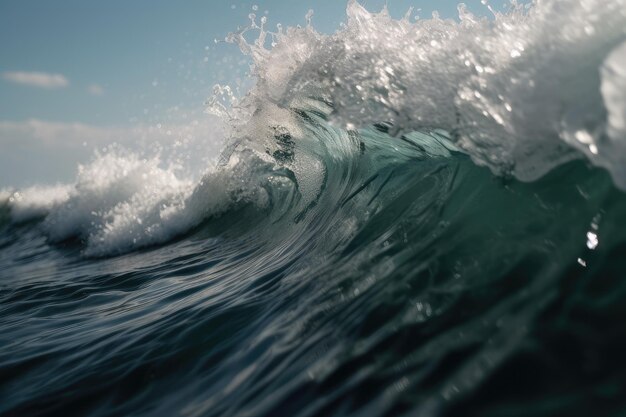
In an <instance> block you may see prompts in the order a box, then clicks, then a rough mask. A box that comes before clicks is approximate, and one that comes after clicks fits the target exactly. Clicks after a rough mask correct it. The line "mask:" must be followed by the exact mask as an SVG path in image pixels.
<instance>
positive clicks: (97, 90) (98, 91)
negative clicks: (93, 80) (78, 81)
mask: <svg viewBox="0 0 626 417" xmlns="http://www.w3.org/2000/svg"><path fill="white" fill-rule="evenodd" d="M87 92H88V93H89V94H91V95H94V96H101V95H103V94H104V88H102V86H100V85H98V84H91V85H90V86H89V87H87Z"/></svg>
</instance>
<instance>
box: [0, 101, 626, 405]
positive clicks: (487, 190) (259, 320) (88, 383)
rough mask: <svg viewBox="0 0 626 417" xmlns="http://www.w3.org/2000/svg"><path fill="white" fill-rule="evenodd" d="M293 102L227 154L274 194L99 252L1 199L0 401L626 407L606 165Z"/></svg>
mask: <svg viewBox="0 0 626 417" xmlns="http://www.w3.org/2000/svg"><path fill="white" fill-rule="evenodd" d="M298 117H299V118H300V122H301V123H302V125H303V126H304V135H305V140H302V138H299V139H298V140H294V138H292V136H291V134H290V133H289V132H287V131H285V130H280V132H279V133H277V135H276V146H275V148H274V149H272V150H269V149H268V152H269V153H270V154H272V157H273V159H274V160H275V161H276V162H275V163H270V162H267V161H262V160H261V159H259V156H255V155H254V154H252V153H250V151H246V150H234V151H232V154H229V153H226V154H225V156H224V158H225V160H224V163H225V164H227V163H228V160H229V158H230V159H231V160H232V158H234V157H236V158H239V159H240V160H242V161H245V166H246V169H245V170H244V171H241V172H244V174H243V175H245V176H246V178H247V180H246V181H245V184H244V182H242V184H243V185H241V188H242V189H244V188H250V187H251V185H250V184H253V185H254V187H256V188H255V189H257V190H264V193H265V194H264V195H265V203H264V204H262V205H258V204H253V203H251V202H250V201H251V200H250V199H246V198H243V197H241V198H233V199H232V201H230V202H229V203H228V204H227V205H226V206H225V207H226V208H225V209H224V210H222V211H220V212H219V213H218V214H216V215H208V217H207V219H206V220H205V221H203V222H202V223H201V224H200V225H198V226H197V227H195V228H193V229H191V230H190V231H187V232H186V233H184V234H182V235H181V234H178V235H177V236H176V237H175V238H173V240H171V241H169V242H167V243H164V244H160V245H155V246H151V247H148V248H143V249H141V248H140V249H137V250H135V251H131V252H129V253H125V254H121V255H119V256H113V257H111V256H109V257H104V258H93V257H90V256H87V255H86V253H85V247H86V245H87V244H88V242H86V241H85V239H84V238H82V237H81V236H80V234H78V235H75V237H73V238H70V239H66V240H63V241H60V242H58V241H54V243H53V241H52V240H50V239H49V233H48V232H47V231H48V229H47V226H46V218H45V215H44V216H43V217H40V218H38V219H35V220H30V221H28V222H13V221H11V220H10V218H11V211H12V210H13V209H12V207H11V206H10V205H5V206H3V207H2V209H1V210H2V213H1V214H0V217H1V218H2V219H3V220H2V224H3V225H2V229H0V414H1V415H6V416H26V415H33V416H34V415H41V416H51V415H63V416H72V415H76V416H78V415H81V416H82V415H89V416H113V415H134V416H139V415H146V416H148V415H150V416H152V415H162V416H174V415H184V416H348V415H350V416H392V415H394V416H395V415H411V416H589V415H593V416H621V415H626V361H625V360H624V356H623V352H625V351H626V327H625V326H624V325H623V321H624V318H625V317H626V284H625V283H624V282H623V279H624V277H623V273H624V271H626V265H625V262H626V261H625V259H626V258H624V251H625V250H626V229H625V228H624V226H623V220H624V219H625V218H626V217H625V215H626V196H625V195H624V194H623V193H622V192H620V191H618V190H617V189H616V188H615V187H614V186H613V184H612V181H611V179H610V177H609V175H608V174H607V173H606V172H604V171H602V170H600V169H597V168H592V167H590V166H589V165H588V164H587V163H586V162H584V161H582V160H577V161H573V162H570V163H567V164H564V165H561V166H559V167H558V168H556V169H554V170H553V171H551V172H550V173H549V174H548V175H546V176H544V177H543V178H541V179H539V180H537V181H535V182H531V183H523V182H519V181H517V180H515V179H512V178H505V177H496V176H494V175H492V173H491V172H490V171H489V170H488V169H486V168H481V167H478V166H476V165H475V164H474V163H472V161H471V160H470V159H469V158H468V157H467V156H466V155H465V154H463V153H460V152H459V151H458V150H456V148H455V147H454V146H453V145H451V144H450V142H449V141H448V139H447V135H446V134H445V133H444V132H440V131H435V132H430V133H413V134H410V135H407V136H403V137H395V138H394V137H390V136H387V135H386V134H385V133H384V132H383V131H384V130H385V128H384V126H379V128H378V129H365V130H362V131H359V132H356V131H353V132H345V131H339V130H336V129H334V128H330V127H328V126H326V125H325V124H324V123H323V122H322V121H321V120H320V119H318V118H317V116H315V114H313V113H305V112H300V113H299V116H298ZM381 130H382V131H381ZM311 160H315V161H321V163H320V164H317V165H315V164H313V165H311V164H310V163H309V162H307V161H311ZM298 166H306V167H311V166H314V167H315V169H313V170H311V171H307V172H304V173H303V171H302V169H300V168H297V167H298ZM237 167H238V168H237V169H242V165H241V164H239V165H237ZM298 169H300V171H298ZM310 184H313V185H310ZM246 195H247V194H246Z"/></svg>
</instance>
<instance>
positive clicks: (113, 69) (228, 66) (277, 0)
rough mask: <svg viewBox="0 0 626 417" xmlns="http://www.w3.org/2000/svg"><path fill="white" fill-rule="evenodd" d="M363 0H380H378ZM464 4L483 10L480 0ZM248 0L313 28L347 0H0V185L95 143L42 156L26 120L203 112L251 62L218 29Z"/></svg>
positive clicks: (330, 22)
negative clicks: (309, 15) (219, 87)
mask: <svg viewBox="0 0 626 417" xmlns="http://www.w3.org/2000/svg"><path fill="white" fill-rule="evenodd" d="M504 2H505V1H504V0H499V3H501V4H504ZM361 3H362V4H364V5H365V6H366V7H367V8H368V9H369V10H379V9H380V8H381V7H382V6H383V4H384V3H385V1H384V0H363V1H361ZM388 3H389V9H390V11H391V13H392V15H395V16H398V17H400V16H402V15H403V14H404V12H405V11H406V10H407V9H408V8H409V6H414V7H415V8H416V9H422V11H421V12H420V15H421V16H423V17H427V16H429V15H430V13H431V12H432V10H435V9H436V10H438V11H439V12H440V13H441V15H442V16H444V17H455V16H456V14H457V13H456V4H457V1H456V0H437V1H434V0H388ZM466 3H467V4H468V6H469V8H470V9H471V10H473V11H474V12H477V13H478V14H485V12H486V9H485V8H484V6H482V5H481V4H480V1H479V0H469V1H466ZM492 3H494V1H492ZM253 5H255V6H256V8H257V11H256V12H255V13H257V14H259V15H260V14H265V13H267V16H268V21H269V25H270V26H272V27H273V26H274V25H275V24H276V23H282V24H283V25H285V26H293V25H297V24H301V25H302V24H304V15H305V14H306V12H307V10H309V9H313V10H314V11H315V15H314V18H313V24H314V26H315V27H316V29H317V30H318V31H321V32H332V31H334V30H335V29H336V28H337V27H338V26H339V23H340V22H342V21H343V20H344V18H345V6H346V2H345V1H342V0H305V1H300V0H297V1H296V0H289V1H287V0H255V1H244V2H241V1H215V0H186V1H184V2H181V1H173V0H169V1H166V0H133V1H127V0H107V1H101V0H97V1H96V0H55V1H42V0H37V1H35V0H0V75H1V77H0V187H3V186H7V185H20V184H24V183H30V182H34V181H36V176H38V175H44V177H45V178H47V179H56V177H58V179H60V180H67V179H68V177H69V176H70V174H69V173H70V172H71V170H73V169H74V168H73V167H71V165H72V164H73V163H74V164H75V161H74V159H81V158H84V157H85V154H86V153H87V151H91V142H89V141H88V140H86V141H85V142H84V143H82V144H83V145H85V143H89V146H83V147H84V148H86V149H82V150H81V151H80V152H78V154H77V155H74V156H73V159H72V158H69V159H71V161H68V160H63V158H60V157H57V156H55V155H50V153H51V152H53V149H54V148H53V147H52V146H51V145H50V144H48V148H45V147H44V148H41V149H34V150H33V152H32V153H31V154H30V156H29V149H30V148H29V147H31V148H32V146H36V143H37V140H39V141H41V138H25V139H23V140H22V139H21V138H20V140H19V143H17V142H16V141H17V139H16V136H20V135H26V136H27V135H29V134H30V133H29V132H31V133H32V132H38V133H37V134H39V136H42V135H41V134H40V132H41V131H42V130H45V129H50V127H49V126H48V127H46V126H47V125H45V124H44V125H41V126H40V125H38V126H39V127H35V128H33V126H32V123H33V121H35V122H38V123H39V122H40V123H44V122H45V123H52V124H54V126H57V128H59V129H61V128H65V129H68V128H71V126H74V127H76V125H77V124H78V125H80V126H84V127H88V128H96V127H98V128H104V129H106V128H109V127H116V128H120V127H121V126H126V127H130V126H133V125H137V124H156V123H166V122H168V121H171V120H170V119H171V118H172V114H176V116H175V117H176V118H180V116H181V115H183V116H185V118H186V117H187V116H188V115H194V117H196V116H197V115H199V114H201V113H202V111H203V102H204V101H205V100H206V99H207V97H209V95H210V94H211V91H212V86H213V85H214V84H215V83H218V82H219V83H233V82H234V81H235V79H236V78H237V77H242V76H244V74H245V72H246V70H247V65H246V60H245V58H243V57H242V56H241V54H240V53H239V51H238V49H237V47H236V46H234V45H230V44H225V43H218V44H216V43H215V42H214V40H215V39H223V38H224V37H225V36H226V35H227V34H228V32H230V31H233V30H235V29H236V28H237V26H240V25H246V24H247V22H248V18H247V16H248V14H249V13H251V12H253ZM496 5H498V4H496ZM189 117H191V116H189ZM198 117H199V116H198ZM26 122H29V123H31V124H30V125H29V127H28V128H23V126H21V125H19V123H26ZM7 126H8V128H7ZM42 126H43V127H42ZM20 128H23V129H22V130H20ZM61 131H63V129H61ZM16 132H17V133H16ZM20 132H21V133H20ZM85 132H86V133H84V134H85V135H87V134H88V133H89V130H88V129H87V130H86V131H85ZM31 136H32V135H31ZM43 136H46V135H43ZM57 136H58V134H57ZM68 136H69V133H68ZM57 139H58V138H55V140H57ZM86 139H89V138H86ZM70 140H74V139H70V138H68V141H70ZM16 143H17V144H16ZM70 145H72V144H68V146H70ZM42 155H43V156H42ZM18 157H19V158H18ZM16 158H17V159H16ZM55 158H56V159H55ZM42 159H45V160H46V161H47V162H46V163H47V164H50V161H49V160H58V161H61V162H62V163H63V173H60V174H59V175H58V176H55V175H54V174H55V171H54V170H55V169H59V168H58V166H57V168H55V167H54V166H52V165H51V166H50V167H49V168H48V169H47V170H46V169H44V170H43V172H40V171H41V170H42V169H43V168H44V167H42V166H36V165H41V163H40V162H42ZM18 160H19V161H18ZM16 161H17V162H16ZM46 163H44V164H43V165H45V164H46ZM53 165H54V164H53ZM57 165H59V166H60V163H57ZM67 165H70V167H69V168H68V167H67ZM25 167H26V168H25ZM72 172H73V171H72Z"/></svg>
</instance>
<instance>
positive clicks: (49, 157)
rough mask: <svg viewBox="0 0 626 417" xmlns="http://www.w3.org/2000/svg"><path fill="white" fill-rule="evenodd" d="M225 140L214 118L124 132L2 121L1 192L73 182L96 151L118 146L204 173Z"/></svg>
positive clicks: (109, 128) (121, 129) (81, 125)
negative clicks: (17, 187) (4, 188)
mask: <svg viewBox="0 0 626 417" xmlns="http://www.w3.org/2000/svg"><path fill="white" fill-rule="evenodd" d="M223 139H224V131H223V126H222V124H221V122H220V121H219V120H218V119H217V118H214V117H211V116H204V117H201V118H199V120H197V121H190V122H182V123H164V124H156V125H144V124H138V125H134V126H122V127H114V126H106V127H105V126H94V125H89V124H84V123H63V122H49V121H44V120H37V119H30V120H25V121H0V189H1V188H2V187H6V186H22V185H24V184H42V183H43V184H49V183H54V182H57V181H64V182H67V181H71V180H72V178H73V177H74V175H75V174H76V172H77V168H78V164H84V163H87V162H89V161H90V160H91V159H92V157H93V152H94V151H95V150H101V151H102V150H103V149H104V148H105V147H107V146H108V145H110V144H113V143H116V144H119V145H121V146H123V147H124V148H125V149H127V150H129V151H130V152H137V153H138V154H144V153H146V154H154V153H155V152H160V154H161V159H162V160H163V161H164V162H165V163H182V164H184V165H185V166H186V167H188V168H189V169H190V170H191V171H192V172H198V170H203V169H204V168H206V164H207V163H208V161H215V159H216V158H217V157H218V155H219V150H220V149H221V146H222V144H223ZM203 167H204V168H203Z"/></svg>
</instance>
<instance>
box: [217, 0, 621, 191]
mask: <svg viewBox="0 0 626 417" xmlns="http://www.w3.org/2000/svg"><path fill="white" fill-rule="evenodd" d="M485 7H488V8H489V10H490V11H491V12H492V16H491V17H482V18H479V17H477V16H474V15H472V14H471V13H470V12H469V11H468V10H467V9H466V8H465V6H464V5H463V4H461V5H459V20H458V21H456V20H450V19H441V18H439V17H438V15H436V14H435V15H434V16H433V18H432V19H417V20H415V21H413V19H412V18H411V12H410V11H409V13H407V15H406V16H405V17H404V18H402V19H394V18H392V17H391V16H390V15H389V13H388V12H387V10H386V9H383V10H382V11H381V12H379V13H371V12H368V11H367V10H366V9H365V8H364V7H363V6H361V5H359V4H358V3H357V2H356V1H355V0H351V1H349V3H348V7H347V22H346V23H345V25H344V27H343V28H342V29H341V30H339V31H338V32H336V33H334V34H332V35H324V34H321V33H318V32H316V31H315V28H314V26H313V25H312V24H311V23H310V22H309V25H307V26H306V27H304V28H300V27H298V28H288V29H286V30H283V29H282V28H279V30H278V31H277V32H271V31H269V30H267V29H266V28H265V20H264V19H265V18H261V21H260V22H256V21H255V19H256V18H255V16H254V15H252V16H251V17H252V19H253V20H252V24H251V25H250V26H248V27H246V28H244V29H242V30H241V31H239V32H236V33H233V34H231V35H230V36H229V37H228V38H227V40H228V41H231V42H235V43H237V44H238V45H239V46H240V48H241V50H242V52H243V53H245V54H247V55H249V56H250V57H252V59H253V61H254V71H253V72H254V75H255V77H256V80H257V84H256V87H255V88H254V89H253V90H252V91H251V92H250V94H249V95H248V96H247V97H246V98H244V99H243V100H242V101H241V102H239V103H237V107H238V110H239V112H238V113H237V112H234V118H235V119H237V120H239V122H240V123H241V124H246V123H249V120H250V119H253V118H254V116H252V115H253V114H254V111H255V110H256V109H259V108H265V107H267V106H268V105H269V103H272V104H274V105H276V106H278V107H281V108H289V107H290V106H293V103H294V102H295V103H297V101H298V100H299V99H300V98H302V97H306V96H318V97H323V98H324V99H325V100H326V101H327V102H329V103H332V106H333V112H332V114H331V117H330V119H331V120H332V121H334V122H335V123H337V124H338V125H339V126H342V127H345V128H348V129H350V128H354V127H363V126H367V125H369V124H372V123H377V122H389V123H391V124H392V125H393V129H394V133H395V134H401V133H402V132H410V131H413V130H423V129H432V128H441V129H445V130H447V131H448V132H450V133H452V134H453V136H454V140H455V142H456V144H457V145H458V146H459V147H461V148H462V149H463V150H465V151H466V152H467V153H468V154H469V155H470V156H471V157H472V159H473V160H474V161H475V162H476V163H478V164H480V165H487V166H488V167H490V168H491V169H492V170H493V171H494V172H495V173H497V174H503V175H508V174H513V175H515V176H516V177H518V178H520V179H522V180H525V181H531V180H535V179H537V178H539V177H540V176H542V175H544V174H545V173H546V172H548V171H549V170H550V169H552V168H554V167H555V166H558V165H559V164H562V163H564V162H567V161H569V160H571V159H574V158H580V157H581V156H584V157H586V158H587V159H588V160H589V161H591V162H592V163H594V164H595V165H598V166H602V167H605V168H606V169H608V170H609V171H610V172H611V174H612V175H613V178H614V180H615V182H616V184H617V185H619V186H620V187H622V188H624V187H626V172H624V170H623V169H624V168H623V167H624V166H626V164H624V162H625V159H624V158H625V156H624V155H626V149H625V148H624V146H625V145H624V143H626V136H624V130H623V123H622V122H623V115H624V112H625V111H626V110H625V107H624V96H625V94H624V89H623V88H622V86H623V84H624V82H625V81H624V68H625V66H624V52H623V51H624V46H623V45H624V44H623V43H624V42H625V41H626V29H625V28H626V3H625V2H624V1H623V0H616V1H611V2H606V1H601V0H586V1H579V0H560V1H539V0H538V1H534V2H533V3H532V4H531V5H527V6H524V5H517V4H516V3H515V2H513V3H512V4H511V7H510V10H509V11H507V12H496V11H494V10H493V9H491V8H490V7H489V6H485ZM251 31H258V33H259V36H258V39H256V40H255V41H254V42H252V43H250V42H248V41H247V40H246V36H249V32H251ZM270 38H271V44H272V46H271V47H266V45H267V44H268V41H267V39H270ZM218 92H222V93H223V90H222V89H219V90H218ZM211 103H220V100H218V99H213V100H211ZM213 108H214V109H217V111H218V112H219V111H221V112H222V113H223V106H222V107H220V106H213Z"/></svg>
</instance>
